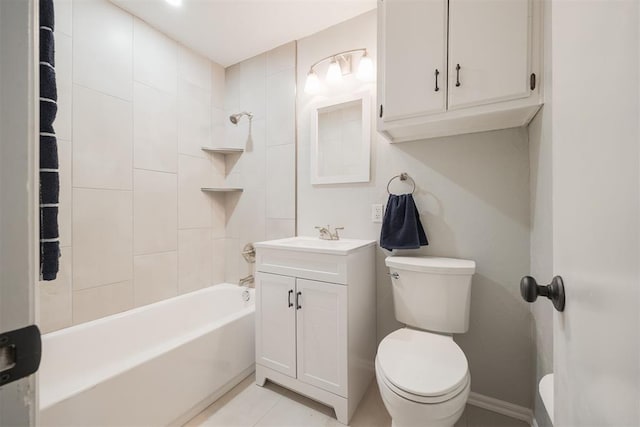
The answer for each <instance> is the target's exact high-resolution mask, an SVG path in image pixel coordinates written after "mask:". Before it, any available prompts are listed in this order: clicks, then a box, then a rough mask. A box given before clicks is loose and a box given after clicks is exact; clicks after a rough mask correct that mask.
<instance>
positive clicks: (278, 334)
mask: <svg viewBox="0 0 640 427" xmlns="http://www.w3.org/2000/svg"><path fill="white" fill-rule="evenodd" d="M295 288H296V279H295V278H293V277H288V276H280V275H277V274H268V273H261V272H258V273H256V362H257V363H259V364H261V365H263V366H265V367H268V368H271V369H274V370H276V371H278V372H282V373H283V374H286V375H289V376H290V377H293V378H295V377H296V309H295Z"/></svg>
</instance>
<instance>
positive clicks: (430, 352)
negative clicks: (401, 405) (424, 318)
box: [376, 328, 470, 403]
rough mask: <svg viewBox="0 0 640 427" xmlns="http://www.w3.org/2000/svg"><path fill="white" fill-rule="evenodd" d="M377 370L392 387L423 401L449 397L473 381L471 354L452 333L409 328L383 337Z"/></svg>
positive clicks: (415, 399)
mask: <svg viewBox="0 0 640 427" xmlns="http://www.w3.org/2000/svg"><path fill="white" fill-rule="evenodd" d="M376 372H377V374H378V377H379V378H380V380H381V381H382V382H383V383H384V384H385V385H386V386H387V387H388V388H389V389H390V390H391V391H393V392H394V393H396V394H398V395H399V396H402V397H403V398H405V399H408V400H411V401H414V402H419V403H440V402H444V401H446V400H449V399H451V398H453V397H455V396H456V395H458V394H459V393H460V392H462V391H463V390H464V389H465V388H466V387H467V386H468V385H469V382H470V376H469V365H468V362H467V358H466V357H465V355H464V353H463V352H462V350H461V349H460V347H458V345H457V344H456V343H455V342H454V341H453V339H452V338H451V337H449V336H444V335H438V334H434V333H431V332H426V331H418V330H414V329H409V328H403V329H399V330H397V331H395V332H392V333H391V334H389V335H387V336H386V337H385V338H384V339H383V340H382V342H381V343H380V345H379V346H378V354H377V356H376Z"/></svg>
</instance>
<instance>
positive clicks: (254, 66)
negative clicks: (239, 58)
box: [239, 54, 266, 119]
mask: <svg viewBox="0 0 640 427" xmlns="http://www.w3.org/2000/svg"><path fill="white" fill-rule="evenodd" d="M265 75H266V54H262V55H257V56H254V57H253V58H250V59H247V60H246V61H243V62H241V63H240V78H241V79H242V84H241V85H240V91H239V93H240V107H241V108H242V109H243V110H247V111H250V112H251V113H253V117H254V118H256V119H264V117H265V109H266V81H265Z"/></svg>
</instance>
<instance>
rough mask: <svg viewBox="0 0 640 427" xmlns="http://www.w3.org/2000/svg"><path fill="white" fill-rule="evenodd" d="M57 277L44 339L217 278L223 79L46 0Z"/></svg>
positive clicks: (133, 27) (214, 69) (101, 19)
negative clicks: (53, 74)
mask: <svg viewBox="0 0 640 427" xmlns="http://www.w3.org/2000/svg"><path fill="white" fill-rule="evenodd" d="M55 5H56V14H57V16H56V22H57V28H56V48H57V55H56V56H57V58H56V61H57V64H56V65H57V67H56V68H57V77H58V96H59V114H58V118H57V120H56V123H55V129H56V132H57V135H58V142H59V156H60V170H61V171H60V180H61V192H60V206H61V207H60V217H59V223H60V239H61V246H62V258H61V260H60V263H61V271H60V274H59V277H58V279H57V280H56V281H54V282H42V283H41V286H40V290H41V326H42V328H43V330H44V331H51V330H55V329H59V328H63V327H67V326H70V325H72V324H77V323H82V322H84V321H88V320H92V319H95V318H99V317H103V316H106V315H109V314H113V313H117V312H119V311H123V310H127V309H129V308H132V307H135V306H140V305H144V304H148V303H151V302H154V301H158V300H162V299H165V298H169V297H172V296H175V295H177V294H179V293H184V292H189V291H192V290H195V289H199V288H201V287H204V286H208V285H210V284H212V283H219V282H221V281H223V280H224V250H225V247H224V242H225V240H224V238H225V213H224V201H222V200H220V199H216V198H215V197H211V196H210V195H208V194H205V193H203V192H201V191H200V187H202V186H211V185H216V184H221V183H222V182H223V180H224V159H223V158H222V157H220V156H211V155H209V154H207V153H205V152H203V151H202V150H201V149H200V147H201V146H203V145H212V143H213V142H214V139H215V138H214V128H215V126H214V125H215V121H214V120H213V116H212V107H214V108H215V107H217V108H223V96H224V93H223V87H224V70H223V68H222V67H221V66H219V65H217V64H214V63H212V62H211V61H209V60H208V59H206V58H203V57H201V56H198V55H196V54H195V53H193V52H192V51H190V50H189V49H187V48H185V47H183V46H181V45H179V44H178V43H177V42H175V41H173V40H171V39H169V38H167V37H166V36H164V35H163V34H161V33H159V32H158V31H156V30H154V29H152V28H151V27H149V26H148V25H147V24H146V23H144V22H143V21H141V20H139V19H137V18H135V17H133V16H132V15H130V14H129V13H127V12H125V11H123V10H121V9H119V8H118V7H116V6H114V5H113V4H112V3H110V2H108V1H107V0H81V1H73V2H72V1H71V0H56V2H55Z"/></svg>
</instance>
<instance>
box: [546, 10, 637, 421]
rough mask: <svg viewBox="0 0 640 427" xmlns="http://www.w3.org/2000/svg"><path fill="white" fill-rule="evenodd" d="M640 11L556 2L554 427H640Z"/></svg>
mask: <svg viewBox="0 0 640 427" xmlns="http://www.w3.org/2000/svg"><path fill="white" fill-rule="evenodd" d="M638 12H639V10H638V2H635V1H618V2H610V1H596V2H571V1H562V0H557V1H556V0H554V1H552V2H551V15H552V20H551V23H552V24H551V43H552V61H551V70H552V79H551V80H552V91H551V92H552V97H551V110H552V147H553V148H552V156H553V160H552V163H553V171H552V180H553V183H552V191H553V208H552V210H553V263H554V265H553V269H554V272H555V274H559V275H561V276H562V277H563V279H564V284H565V288H566V309H565V311H564V312H562V313H558V312H556V313H555V315H554V374H555V375H554V381H555V386H554V389H555V391H554V407H555V420H554V425H556V426H638V425H640V414H639V411H640V385H639V382H640V372H639V369H640V352H639V343H638V342H639V339H640V330H639V328H640V326H639V324H640V319H639V312H640V309H639V308H640V307H639V306H640V284H639V275H638V263H639V260H640V254H639V249H638V243H639V236H638V232H639V218H640V209H639V207H638V204H639V202H638V199H639V192H640V188H639V187H640V185H639V178H638V170H639V167H638V163H639V160H638V159H639V153H638V146H639V136H640V135H639V132H638V119H639V113H640V111H639V109H638V98H639V92H638V88H639V84H638V83H639V77H638V59H639V54H638V52H639V43H638V20H639V18H638ZM603 72H604V73H605V77H606V75H607V74H609V73H610V76H611V77H612V78H608V79H607V81H606V84H603V81H602V78H603ZM545 108H546V106H545Z"/></svg>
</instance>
